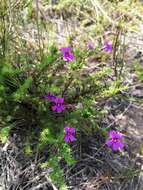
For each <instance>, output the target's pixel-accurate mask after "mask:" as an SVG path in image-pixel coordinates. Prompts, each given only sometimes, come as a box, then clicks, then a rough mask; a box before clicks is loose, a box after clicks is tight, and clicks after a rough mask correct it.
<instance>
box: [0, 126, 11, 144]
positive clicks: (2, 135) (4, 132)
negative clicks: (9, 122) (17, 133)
mask: <svg viewBox="0 0 143 190" xmlns="http://www.w3.org/2000/svg"><path fill="white" fill-rule="evenodd" d="M10 129H11V128H10V127H4V128H2V129H1V130H0V141H1V142H2V143H5V142H6V141H7V139H8V136H9V132H10Z"/></svg>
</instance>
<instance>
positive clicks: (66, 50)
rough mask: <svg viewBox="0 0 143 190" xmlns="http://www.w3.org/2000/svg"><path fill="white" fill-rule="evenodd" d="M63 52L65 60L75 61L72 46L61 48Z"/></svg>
mask: <svg viewBox="0 0 143 190" xmlns="http://www.w3.org/2000/svg"><path fill="white" fill-rule="evenodd" d="M60 50H61V52H62V54H63V60H64V61H67V62H69V61H73V60H74V55H73V54H72V53H71V48H70V47H65V48H61V49H60Z"/></svg>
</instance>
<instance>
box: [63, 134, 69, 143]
mask: <svg viewBox="0 0 143 190" xmlns="http://www.w3.org/2000/svg"><path fill="white" fill-rule="evenodd" d="M64 140H65V142H67V143H68V142H69V141H70V139H69V136H68V135H65V137H64Z"/></svg>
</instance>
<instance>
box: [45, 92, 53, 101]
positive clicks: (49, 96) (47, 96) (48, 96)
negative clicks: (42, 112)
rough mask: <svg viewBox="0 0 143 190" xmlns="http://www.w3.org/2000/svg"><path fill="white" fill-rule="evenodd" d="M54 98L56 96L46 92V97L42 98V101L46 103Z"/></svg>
mask: <svg viewBox="0 0 143 190" xmlns="http://www.w3.org/2000/svg"><path fill="white" fill-rule="evenodd" d="M55 98H56V96H55V95H54V94H53V93H52V92H48V94H47V95H46V96H44V99H46V100H48V101H50V102H51V101H53V100H54V99H55Z"/></svg>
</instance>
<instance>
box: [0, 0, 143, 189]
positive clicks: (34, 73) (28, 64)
mask: <svg viewBox="0 0 143 190" xmlns="http://www.w3.org/2000/svg"><path fill="white" fill-rule="evenodd" d="M25 2H26V4H25V7H26V8H28V17H29V19H30V18H32V17H34V16H33V14H34V10H33V9H32V0H29V1H25ZM81 4H82V6H81ZM74 6H77V7H79V8H80V9H81V10H82V9H83V7H84V6H85V2H84V1H82V0H80V1H78V0H74V1H72V3H71V0H68V1H66V0H64V1H63V0H62V1H59V3H58V4H57V6H56V9H57V10H58V9H62V8H63V7H64V8H66V7H67V8H69V9H72V7H74ZM3 9H4V10H3V11H1V10H0V11H1V12H0V14H1V15H0V16H1V17H0V18H2V20H0V27H1V28H2V30H0V42H1V45H0V59H1V64H0V125H1V126H2V129H1V130H0V140H1V141H2V143H5V142H6V140H7V138H8V136H9V134H10V130H11V128H13V129H15V128H16V129H17V130H19V129H20V130H21V128H24V129H25V131H28V129H29V128H30V129H31V128H32V130H33V131H34V132H33V133H34V135H33V134H32V132H31V131H32V130H31V131H30V132H29V133H28V138H26V139H28V140H27V141H26V143H25V146H24V152H25V154H26V155H27V156H31V155H32V154H33V153H34V151H33V147H32V146H31V144H32V140H36V142H38V143H37V144H38V145H37V147H36V149H37V150H38V151H39V152H40V151H42V150H43V149H48V156H47V161H46V162H45V163H41V167H42V168H45V167H48V168H52V170H53V172H51V173H50V177H51V179H52V180H53V181H54V183H57V184H58V186H59V187H60V189H61V190H62V189H63V190H64V189H66V186H65V185H64V174H63V169H62V167H61V166H60V163H61V162H63V161H64V162H65V163H66V164H67V165H73V164H75V163H76V160H75V159H74V157H73V155H72V144H71V145H70V143H69V144H67V143H65V141H64V135H65V134H64V126H65V125H69V126H71V127H74V128H75V130H76V138H77V139H78V137H79V133H80V131H82V132H83V133H84V134H85V135H92V133H93V132H97V131H98V132H101V134H103V135H104V136H106V130H104V129H102V128H101V127H100V125H99V122H98V121H99V120H100V119H101V118H102V117H104V115H105V114H106V113H105V112H104V111H103V109H102V107H101V108H100V107H98V106H96V104H97V103H98V102H100V101H102V99H104V98H107V97H111V96H115V95H116V94H117V93H119V92H121V91H122V90H126V89H127V87H126V86H122V81H114V80H110V78H109V75H113V73H114V72H113V69H112V68H109V65H106V64H105V62H108V58H110V57H111V54H106V53H104V52H103V51H101V48H102V45H101V42H99V47H97V48H96V50H93V51H89V50H87V48H85V47H84V48H83V47H81V48H78V47H76V45H74V44H72V37H70V39H69V41H71V44H72V52H73V53H74V56H75V60H74V61H72V62H69V63H66V62H65V61H64V60H63V57H62V54H61V52H60V51H59V47H57V44H56V45H51V46H49V47H48V48H47V49H46V48H45V49H44V45H43V44H42V38H40V37H41V36H40V34H43V33H42V32H43V31H42V29H43V28H42V24H41V22H39V20H40V19H39V20H38V21H37V28H38V33H39V34H38V38H37V41H38V43H39V44H38V45H39V46H38V48H36V47H34V48H33V49H32V50H31V49H30V48H29V46H28V45H27V44H28V42H27V41H26V40H25V39H23V38H21V31H20V32H19V31H18V32H14V34H13V31H16V30H17V27H16V26H15V23H17V22H18V23H19V22H20V21H19V19H18V17H16V18H15V20H14V24H13V26H12V31H10V32H9V27H8V26H9V25H10V26H11V23H9V22H10V21H11V19H13V18H8V16H9V14H8V15H7V14H6V13H7V11H8V13H10V12H11V11H9V6H7V4H5V5H4V8H3ZM88 11H89V13H90V10H89V9H88ZM13 14H14V13H13ZM75 14H77V15H78V14H79V12H78V11H77V10H76V11H75ZM18 16H20V15H18ZM83 17H84V15H83ZM85 17H86V16H85ZM33 19H38V18H37V15H36V18H33ZM86 19H87V18H86ZM102 20H103V16H99V22H98V28H97V29H96V31H95V26H93V29H92V27H91V28H90V29H92V30H93V32H95V33H94V34H97V35H99V34H100V33H101V31H103V30H104V26H102V25H101V24H100V22H101V21H102ZM3 21H5V22H3ZM21 22H22V23H21V24H23V22H24V21H23V19H22V21H21ZM4 23H7V24H6V25H4ZM1 28H0V29H1ZM19 30H20V29H19ZM13 40H15V41H14V42H13ZM49 44H50V43H49ZM97 55H98V56H99V57H98V56H97ZM92 56H93V57H94V58H95V65H96V64H97V62H98V61H96V59H99V60H100V61H99V66H97V67H96V69H95V70H93V71H91V72H90V71H88V69H87V70H86V69H85V68H87V67H88V66H89V67H90V59H88V58H91V57H92ZM136 69H137V72H138V73H139V77H140V79H141V80H143V79H142V70H141V68H140V67H139V66H138V67H137V68H136ZM84 72H85V74H84ZM48 92H52V93H54V94H55V95H56V96H57V97H61V96H62V97H63V98H64V101H65V106H66V105H71V106H73V108H72V109H67V108H66V110H65V111H64V112H62V113H60V114H58V113H55V112H54V111H52V110H51V105H52V103H53V102H52V103H50V102H49V101H48V100H45V99H44V98H43V96H45V95H46V94H47V93H48ZM9 126H10V127H9ZM11 126H12V127H11ZM28 127H29V128H28ZM30 137H31V138H30Z"/></svg>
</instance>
